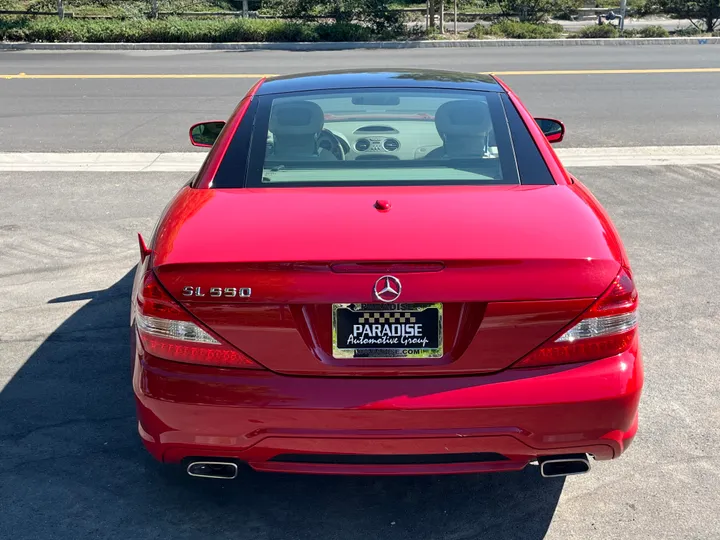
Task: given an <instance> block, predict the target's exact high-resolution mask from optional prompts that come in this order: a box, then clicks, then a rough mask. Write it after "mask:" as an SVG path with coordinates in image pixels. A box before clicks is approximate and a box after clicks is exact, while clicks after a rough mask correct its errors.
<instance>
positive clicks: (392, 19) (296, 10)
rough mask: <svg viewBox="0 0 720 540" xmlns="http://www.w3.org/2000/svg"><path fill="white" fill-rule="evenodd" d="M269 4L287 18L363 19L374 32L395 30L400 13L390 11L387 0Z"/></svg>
mask: <svg viewBox="0 0 720 540" xmlns="http://www.w3.org/2000/svg"><path fill="white" fill-rule="evenodd" d="M268 4H270V5H274V6H276V8H277V9H278V11H279V12H280V13H281V14H282V15H283V16H285V17H288V18H291V19H304V18H308V17H310V16H314V17H327V18H330V19H333V20H334V21H335V22H337V23H341V24H345V23H352V22H360V23H365V24H367V25H368V26H370V27H371V28H372V29H373V30H374V31H376V32H385V31H397V30H398V29H399V28H400V27H401V25H402V20H401V17H400V14H399V13H397V12H395V11H390V0H274V1H273V2H272V3H271V2H268Z"/></svg>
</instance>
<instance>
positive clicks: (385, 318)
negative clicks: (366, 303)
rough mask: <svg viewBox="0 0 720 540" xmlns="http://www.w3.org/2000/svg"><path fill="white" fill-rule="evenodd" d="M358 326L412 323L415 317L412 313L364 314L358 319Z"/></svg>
mask: <svg viewBox="0 0 720 540" xmlns="http://www.w3.org/2000/svg"><path fill="white" fill-rule="evenodd" d="M358 322H359V323H360V324H363V323H365V324H371V323H387V324H393V323H414V322H415V317H414V316H413V315H412V313H397V312H395V313H366V314H365V315H361V316H360V319H358Z"/></svg>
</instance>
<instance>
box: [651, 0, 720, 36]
mask: <svg viewBox="0 0 720 540" xmlns="http://www.w3.org/2000/svg"><path fill="white" fill-rule="evenodd" d="M658 5H659V7H660V8H661V9H662V11H663V12H664V13H667V14H668V15H672V16H673V17H676V18H678V19H689V20H690V22H691V23H692V25H693V26H695V27H696V28H697V29H698V30H701V31H704V32H712V31H713V30H715V28H717V26H718V23H719V22H720V0H695V1H688V0H658Z"/></svg>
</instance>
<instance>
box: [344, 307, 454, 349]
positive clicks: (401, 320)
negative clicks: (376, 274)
mask: <svg viewBox="0 0 720 540" xmlns="http://www.w3.org/2000/svg"><path fill="white" fill-rule="evenodd" d="M433 311H435V312H436V315H437V316H436V319H437V329H435V316H434V315H433ZM355 317H356V318H357V322H355V323H354V324H360V325H363V326H365V325H370V328H369V329H368V328H363V330H364V332H362V334H363V335H362V336H357V335H353V336H352V339H358V340H371V341H377V340H379V339H381V338H382V340H383V341H385V342H386V343H364V342H360V341H358V342H356V343H354V344H353V343H351V342H348V341H349V340H350V337H349V336H350V334H352V333H353V332H349V330H348V329H347V328H346V327H347V325H348V324H353V321H354V320H355ZM349 321H350V322H349ZM354 324H353V331H354V330H355V327H354ZM418 324H419V325H420V326H421V330H422V332H421V335H420V336H415V335H392V334H397V333H398V332H401V333H402V334H406V333H408V332H409V333H412V332H414V331H415V330H417V325H418ZM376 325H380V326H381V329H380V332H381V334H384V335H380V336H378V335H368V330H370V331H374V330H375V328H373V327H374V326H376ZM406 325H412V326H413V327H414V328H413V329H408V328H407V326H406ZM338 326H340V327H341V328H340V330H338ZM398 326H401V327H403V328H400V330H398V328H397V327H398ZM435 330H436V331H437V335H435V334H434V331H435ZM388 334H390V335H388ZM339 339H340V340H341V341H343V342H344V343H340V344H339V343H338V340H339ZM421 339H425V340H426V342H424V343H423V342H421V341H420V340H421ZM388 340H390V341H391V342H392V343H391V345H392V346H388V343H387V341H388ZM341 345H342V346H341ZM353 345H355V346H353ZM332 354H333V357H334V358H344V359H346V358H370V359H372V358H377V359H382V358H392V359H400V360H403V359H417V358H420V359H433V358H441V357H442V356H443V305H442V303H440V302H435V303H413V304H410V303H408V304H361V303H347V304H333V305H332Z"/></svg>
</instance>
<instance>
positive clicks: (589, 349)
mask: <svg viewBox="0 0 720 540" xmlns="http://www.w3.org/2000/svg"><path fill="white" fill-rule="evenodd" d="M564 135H565V127H564V126H563V124H562V123H561V122H559V121H557V120H552V119H537V121H536V120H535V119H533V118H532V116H530V114H529V113H528V111H527V110H526V109H525V107H524V106H523V105H522V103H521V102H520V101H519V100H518V98H517V97H516V96H515V94H513V92H512V91H511V90H510V89H509V88H508V87H507V86H506V85H505V84H504V83H503V82H502V81H501V80H500V79H498V78H496V77H493V76H490V75H478V74H468V73H454V72H442V71H422V70H396V71H387V70H383V71H365V72H360V71H347V72H331V73H316V74H307V75H297V76H288V77H277V78H272V79H267V80H262V81H260V82H259V83H258V84H256V85H255V86H254V87H253V88H252V89H251V90H250V92H249V93H248V94H247V95H246V96H245V97H244V98H243V99H242V101H240V104H239V106H238V107H237V109H236V111H235V112H234V113H233V114H232V116H231V117H230V119H229V120H228V121H227V123H225V122H205V123H201V124H197V125H195V126H193V127H192V129H191V133H190V136H191V140H192V141H193V143H194V144H196V145H198V146H207V147H211V150H210V152H209V153H208V156H207V158H206V160H205V162H204V164H203V165H202V168H201V169H200V171H199V172H198V174H197V175H196V176H194V177H193V178H192V179H191V180H190V181H189V182H188V183H187V185H185V186H184V187H183V188H182V189H181V190H180V191H179V193H177V195H176V196H175V198H174V199H173V200H172V201H171V202H170V204H169V205H168V206H167V208H166V210H165V211H164V213H163V215H162V217H161V218H160V221H159V223H158V225H157V228H156V230H155V233H154V235H153V237H152V239H151V240H150V242H148V243H147V244H146V243H145V241H144V240H143V239H142V238H140V245H141V255H142V257H141V261H140V264H139V265H138V269H137V274H136V277H135V283H134V289H133V293H132V315H131V325H132V362H133V387H134V391H135V395H136V398H137V411H138V429H139V432H140V436H141V438H142V440H143V442H144V444H145V446H146V447H147V449H148V450H149V451H150V453H151V454H152V455H153V456H154V457H155V458H157V459H158V460H160V461H163V462H166V463H183V464H184V467H185V468H186V470H187V472H188V473H189V474H191V475H193V476H203V477H214V478H234V477H235V476H236V475H237V473H238V465H249V466H250V467H252V468H253V469H256V470H259V471H283V472H299V473H323V474H336V473H337V474H355V473H357V474H431V473H432V474H434V473H464V472H468V473H469V472H485V471H512V470H520V469H523V468H524V467H525V466H526V465H528V464H529V463H539V464H540V466H541V467H540V470H541V472H542V474H543V475H544V476H562V475H567V474H577V473H582V472H586V471H587V470H589V468H590V457H593V458H595V459H598V460H607V459H612V458H616V457H618V456H620V454H622V452H623V451H624V450H625V449H626V448H627V447H628V445H629V444H630V443H631V441H632V440H633V437H634V436H635V433H636V430H637V426H638V404H639V400H640V394H641V389H642V385H643V368H642V362H641V355H640V347H639V344H638V329H637V309H638V295H637V291H636V288H635V285H634V283H633V275H632V271H631V268H630V264H629V262H628V258H627V255H626V253H625V250H624V248H623V245H622V242H621V240H620V238H619V237H618V234H617V232H616V230H615V228H614V226H613V225H612V223H611V221H610V219H609V217H608V216H607V214H606V213H605V211H604V210H603V209H602V207H601V206H600V204H599V203H598V202H597V200H595V198H594V197H593V196H592V195H591V194H590V192H589V191H588V189H587V188H586V187H584V186H583V185H582V184H581V183H580V182H579V181H578V180H577V179H576V178H574V177H573V176H571V175H570V174H569V173H568V172H567V171H566V170H565V169H564V168H563V166H562V164H561V163H560V161H559V160H558V158H557V156H556V155H555V153H554V151H553V150H552V148H551V147H550V144H549V143H551V142H559V141H561V140H562V139H563V137H564Z"/></svg>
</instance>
